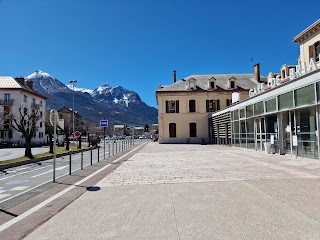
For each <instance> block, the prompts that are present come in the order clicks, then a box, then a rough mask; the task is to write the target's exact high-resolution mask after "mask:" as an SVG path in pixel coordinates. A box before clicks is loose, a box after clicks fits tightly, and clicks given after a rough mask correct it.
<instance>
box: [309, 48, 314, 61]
mask: <svg viewBox="0 0 320 240" xmlns="http://www.w3.org/2000/svg"><path fill="white" fill-rule="evenodd" d="M310 58H313V45H311V46H309V60H310Z"/></svg>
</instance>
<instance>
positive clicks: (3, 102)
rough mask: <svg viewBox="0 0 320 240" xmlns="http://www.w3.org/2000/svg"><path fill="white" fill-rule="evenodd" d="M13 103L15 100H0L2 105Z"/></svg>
mask: <svg viewBox="0 0 320 240" xmlns="http://www.w3.org/2000/svg"><path fill="white" fill-rule="evenodd" d="M12 104H13V100H7V99H5V100H0V105H12Z"/></svg>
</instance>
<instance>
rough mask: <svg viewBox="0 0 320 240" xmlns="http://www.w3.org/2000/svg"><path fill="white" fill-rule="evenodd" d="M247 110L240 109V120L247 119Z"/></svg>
mask: <svg viewBox="0 0 320 240" xmlns="http://www.w3.org/2000/svg"><path fill="white" fill-rule="evenodd" d="M245 116H246V115H245V109H244V108H242V109H240V118H245Z"/></svg>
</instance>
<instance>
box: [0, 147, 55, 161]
mask: <svg viewBox="0 0 320 240" xmlns="http://www.w3.org/2000/svg"><path fill="white" fill-rule="evenodd" d="M24 151H25V148H2V149H0V161H4V160H9V159H14V158H19V157H23V156H24ZM31 151H32V154H40V153H45V152H49V148H42V147H39V148H32V150H31Z"/></svg>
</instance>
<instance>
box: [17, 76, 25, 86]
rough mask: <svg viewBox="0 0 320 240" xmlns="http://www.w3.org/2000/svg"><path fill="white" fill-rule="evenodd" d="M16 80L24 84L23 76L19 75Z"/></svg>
mask: <svg viewBox="0 0 320 240" xmlns="http://www.w3.org/2000/svg"><path fill="white" fill-rule="evenodd" d="M15 80H16V81H17V82H18V83H19V84H20V85H22V86H24V78H23V77H17V78H15Z"/></svg>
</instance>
